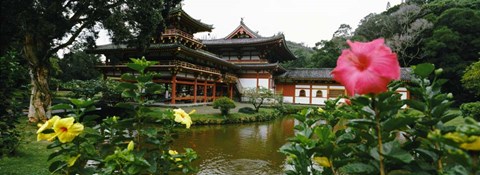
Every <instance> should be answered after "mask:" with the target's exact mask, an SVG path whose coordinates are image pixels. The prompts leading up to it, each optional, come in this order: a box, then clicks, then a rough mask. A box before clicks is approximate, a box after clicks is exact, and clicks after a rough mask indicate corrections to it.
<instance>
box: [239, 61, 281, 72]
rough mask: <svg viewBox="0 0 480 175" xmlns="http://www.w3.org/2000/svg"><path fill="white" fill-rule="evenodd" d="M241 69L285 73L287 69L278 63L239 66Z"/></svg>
mask: <svg viewBox="0 0 480 175" xmlns="http://www.w3.org/2000/svg"><path fill="white" fill-rule="evenodd" d="M238 66H239V67H240V69H265V68H270V69H277V70H280V71H282V72H285V71H286V69H285V68H283V67H282V66H281V65H280V64H279V63H278V62H277V63H268V64H238Z"/></svg>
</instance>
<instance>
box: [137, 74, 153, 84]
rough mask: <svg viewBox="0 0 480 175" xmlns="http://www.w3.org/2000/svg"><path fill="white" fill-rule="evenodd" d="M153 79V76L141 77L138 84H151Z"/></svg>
mask: <svg viewBox="0 0 480 175" xmlns="http://www.w3.org/2000/svg"><path fill="white" fill-rule="evenodd" d="M152 78H153V75H149V74H147V75H139V76H138V77H137V80H138V82H141V83H146V82H149V81H152Z"/></svg>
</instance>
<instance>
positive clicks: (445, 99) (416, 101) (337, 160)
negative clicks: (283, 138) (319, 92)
mask: <svg viewBox="0 0 480 175" xmlns="http://www.w3.org/2000/svg"><path fill="white" fill-rule="evenodd" d="M412 69H413V73H414V75H412V76H413V77H412V81H411V83H409V84H408V85H407V89H408V90H409V91H410V92H411V93H412V95H413V96H414V97H415V98H413V99H408V100H401V99H400V94H397V93H396V92H395V90H396V88H398V87H399V86H401V85H402V84H403V83H402V82H398V81H397V82H393V83H391V84H390V85H389V88H388V91H387V92H383V93H379V94H376V95H373V94H365V95H356V96H353V97H350V99H349V100H350V101H351V104H350V105H349V104H340V103H339V101H340V98H338V99H336V100H329V101H327V102H326V105H325V108H318V109H312V108H308V109H304V110H302V111H301V112H300V113H299V114H298V115H296V116H295V118H296V119H297V120H298V121H299V124H297V125H296V126H295V130H296V134H295V137H293V138H290V139H289V143H287V144H285V145H284V146H283V147H282V148H280V152H282V153H284V154H285V155H286V156H287V163H288V164H289V165H291V168H290V169H288V170H286V174H412V173H415V174H475V173H479V168H478V166H477V164H478V162H477V161H476V160H477V159H478V154H477V153H478V151H480V146H478V145H480V144H479V143H480V136H479V135H480V124H479V123H478V122H477V121H475V120H474V119H471V118H465V119H464V118H461V117H460V116H458V115H457V114H456V113H454V112H452V111H450V105H451V104H452V103H453V102H452V101H451V99H452V98H453V97H452V95H451V94H445V93H442V92H441V86H442V85H443V84H444V83H445V82H446V80H445V79H440V78H439V76H440V75H441V74H442V70H441V69H437V70H435V68H434V66H433V65H432V64H421V65H417V66H414V67H413V68H412ZM431 78H433V79H431ZM341 98H345V97H341ZM405 105H408V107H409V108H405V109H404V108H402V107H404V106H405ZM453 119H455V120H458V121H460V122H462V123H465V124H464V125H455V124H451V122H452V120H453Z"/></svg>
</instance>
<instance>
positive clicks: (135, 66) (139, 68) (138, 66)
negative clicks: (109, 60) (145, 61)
mask: <svg viewBox="0 0 480 175" xmlns="http://www.w3.org/2000/svg"><path fill="white" fill-rule="evenodd" d="M127 67H129V68H130V69H133V70H136V71H137V72H142V73H143V71H144V70H145V68H147V67H148V65H141V64H136V63H127Z"/></svg>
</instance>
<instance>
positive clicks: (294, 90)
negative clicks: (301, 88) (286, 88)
mask: <svg viewBox="0 0 480 175" xmlns="http://www.w3.org/2000/svg"><path fill="white" fill-rule="evenodd" d="M296 84H297V83H295V82H293V102H292V103H294V104H295V97H296V96H297V86H296Z"/></svg>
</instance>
